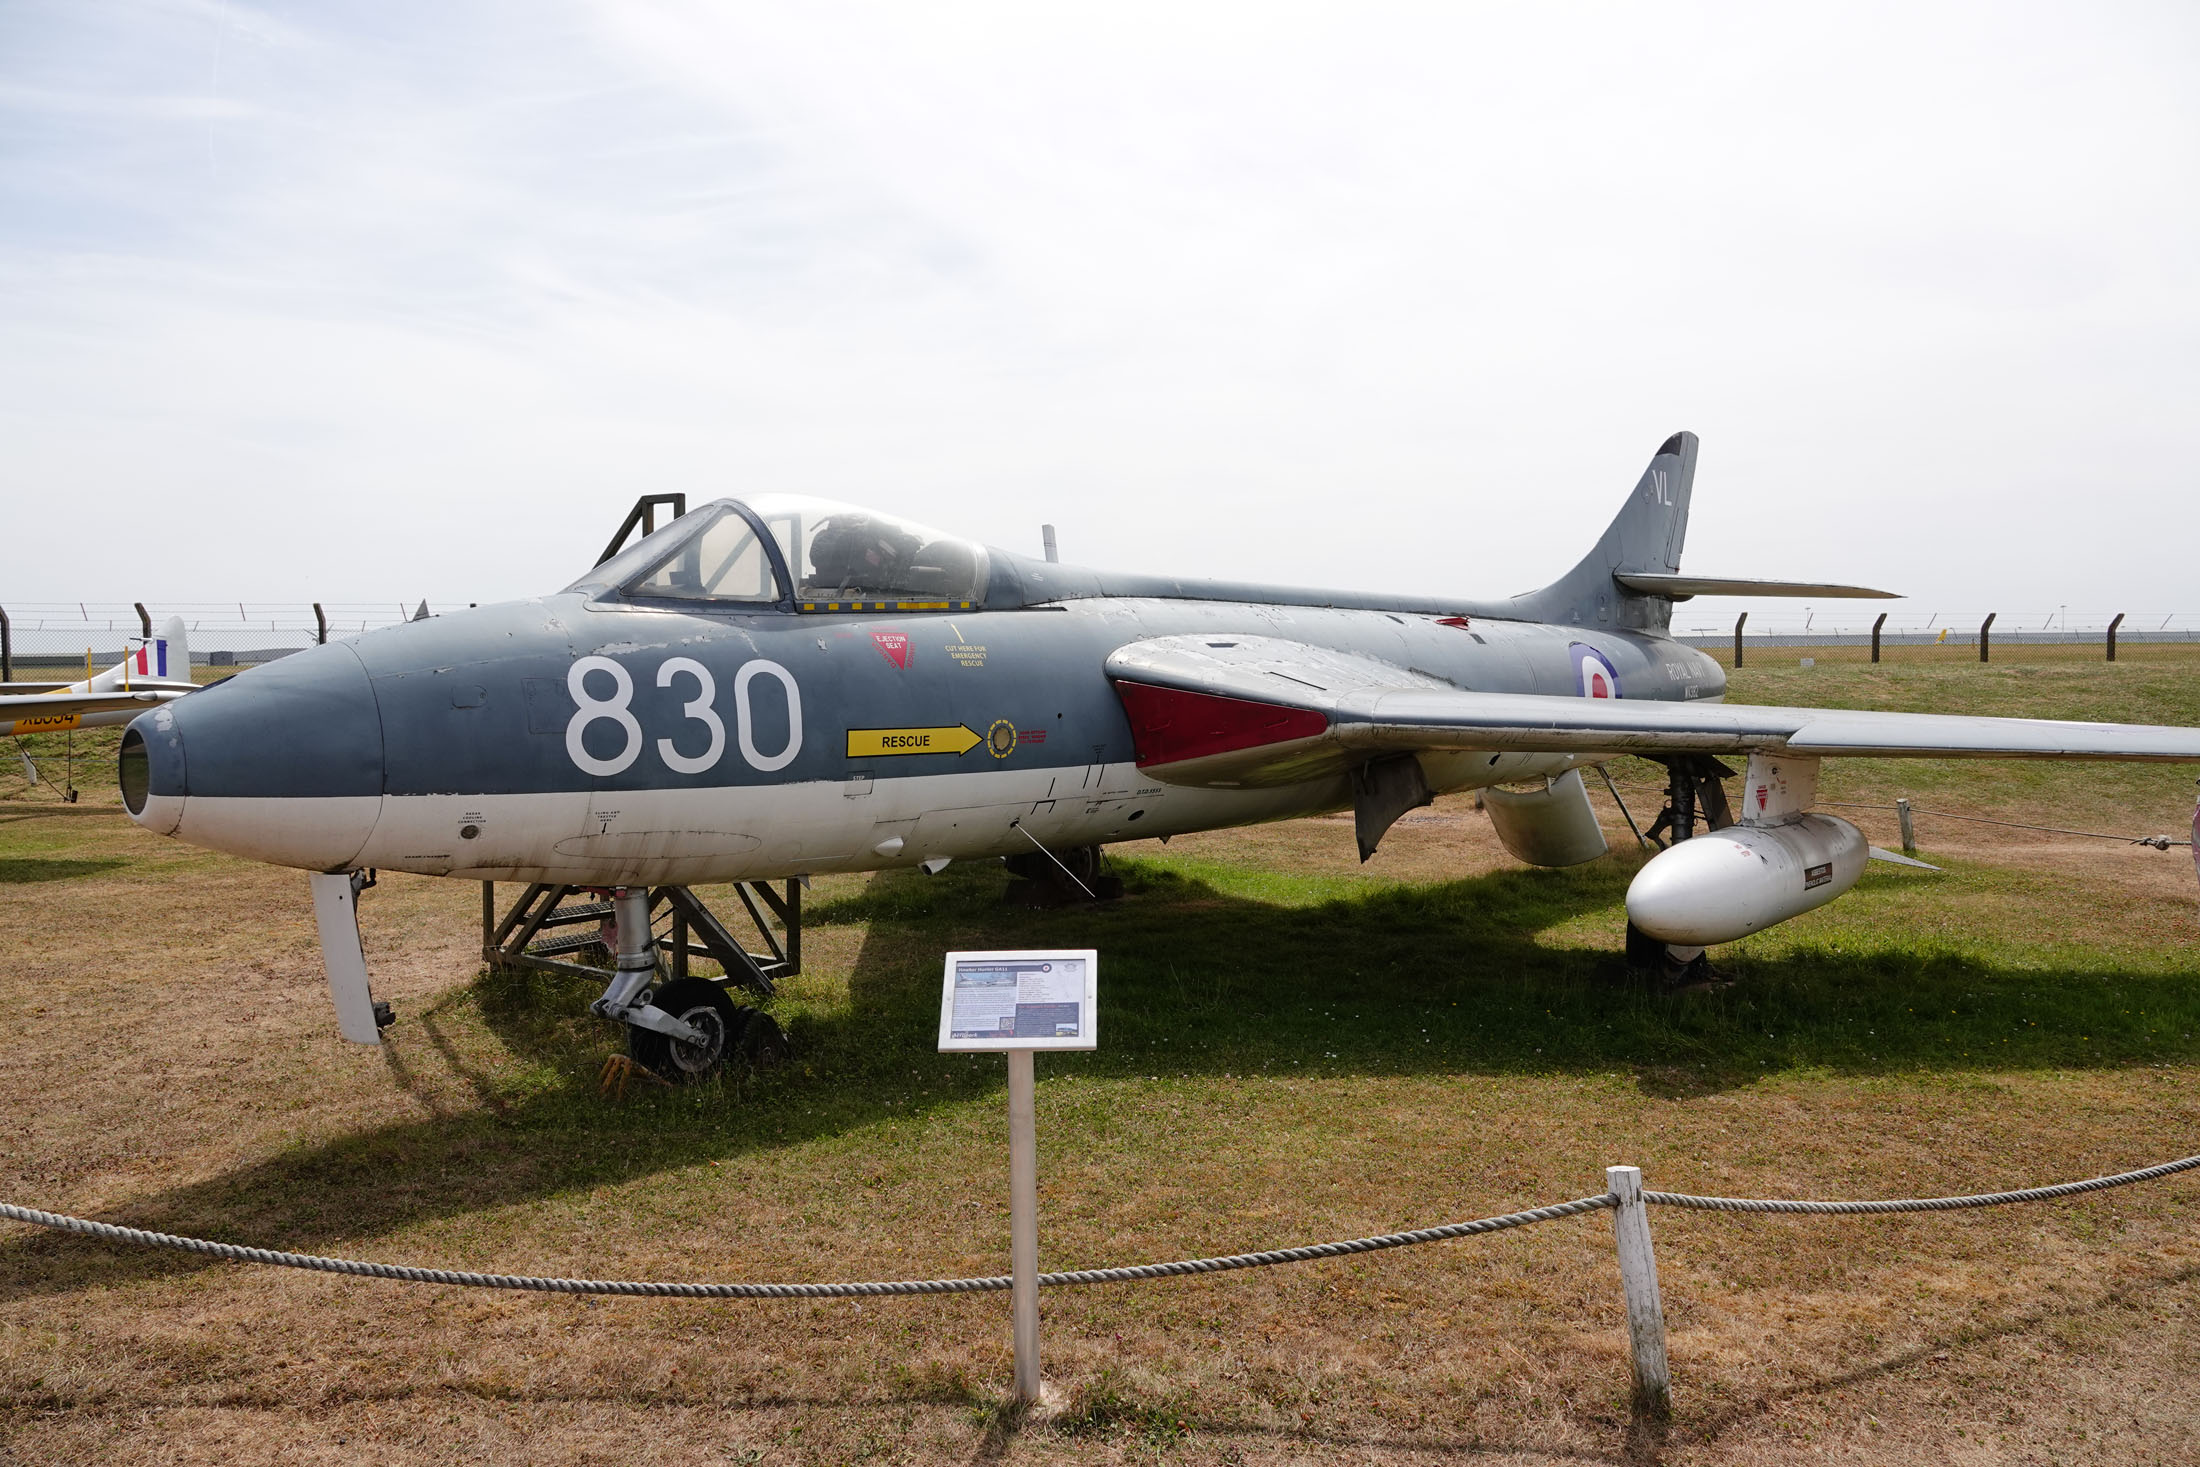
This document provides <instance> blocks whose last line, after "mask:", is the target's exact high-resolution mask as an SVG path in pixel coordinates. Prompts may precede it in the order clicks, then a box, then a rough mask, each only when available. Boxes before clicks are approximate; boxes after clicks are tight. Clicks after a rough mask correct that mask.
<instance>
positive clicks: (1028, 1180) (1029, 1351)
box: [1008, 1049, 1039, 1406]
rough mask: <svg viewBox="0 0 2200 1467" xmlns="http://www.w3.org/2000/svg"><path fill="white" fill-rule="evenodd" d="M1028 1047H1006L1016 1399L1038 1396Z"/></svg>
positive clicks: (1033, 1086) (1032, 1095) (1033, 1126)
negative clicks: (1007, 1048)
mask: <svg viewBox="0 0 2200 1467" xmlns="http://www.w3.org/2000/svg"><path fill="white" fill-rule="evenodd" d="M1036 1068H1037V1067H1036V1066H1035V1065H1034V1064H1033V1063H1032V1059H1031V1051H1030V1050H1028V1049H1012V1050H1010V1051H1009V1052H1008V1271H1009V1276H1010V1278H1011V1279H1012V1280H1013V1282H1012V1284H1011V1286H1010V1293H1009V1298H1010V1300H1011V1303H1012V1306H1013V1314H1014V1316H1015V1320H1016V1326H1015V1337H1016V1388H1015V1395H1016V1401H1017V1403H1018V1404H1019V1405H1025V1406H1028V1405H1031V1404H1032V1403H1033V1402H1035V1401H1037V1400H1038V1399H1039V1127H1038V1122H1037V1120H1036V1118H1035V1111H1036V1108H1037V1102H1036V1091H1037V1089H1038V1084H1037V1080H1036V1077H1035V1076H1034V1074H1033V1071H1034V1070H1035V1069H1036Z"/></svg>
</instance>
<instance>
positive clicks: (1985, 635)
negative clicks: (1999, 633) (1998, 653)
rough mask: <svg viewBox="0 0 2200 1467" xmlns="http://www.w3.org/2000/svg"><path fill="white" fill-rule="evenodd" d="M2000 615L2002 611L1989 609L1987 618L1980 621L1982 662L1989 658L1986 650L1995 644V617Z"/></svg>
mask: <svg viewBox="0 0 2200 1467" xmlns="http://www.w3.org/2000/svg"><path fill="white" fill-rule="evenodd" d="M1999 615H2001V613H2000V612H1998V611H1989V612H1987V613H1986V620H1984V621H1982V622H1980V623H1979V628H1978V660H1979V661H1981V662H1985V661H1987V660H1988V658H1987V656H1986V652H1987V649H1988V648H1989V647H1990V646H1992V645H1993V635H1994V618H1995V617H1997V616H1999Z"/></svg>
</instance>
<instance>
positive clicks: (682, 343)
mask: <svg viewBox="0 0 2200 1467" xmlns="http://www.w3.org/2000/svg"><path fill="white" fill-rule="evenodd" d="M0 292H4V300H5V311H6V316H5V322H6V326H5V330H4V332H0V476H4V477H0V483H4V485H5V489H4V496H5V498H4V500H0V503H4V504H5V507H6V519H5V524H6V527H7V532H6V533H7V543H8V545H9V547H10V552H11V553H10V554H8V556H7V557H6V561H5V568H4V570H0V604H6V603H9V602H34V601H62V600H68V601H74V600H79V599H90V600H117V599H121V600H129V599H140V598H142V599H146V600H149V601H152V602H155V603H159V602H161V601H164V600H167V601H213V600H231V601H235V600H244V601H263V600H302V599H312V598H319V599H323V600H328V601H390V602H394V601H398V600H406V601H410V600H414V599H417V598H419V597H422V596H426V597H428V598H429V599H430V600H431V601H433V602H435V603H437V604H448V603H449V602H451V601H454V600H456V601H466V600H482V601H487V600H492V599H498V598H502V597H507V596H515V595H525V594H531V593H534V592H538V591H542V590H546V589H549V588H553V587H555V586H557V585H560V584H562V583H563V582H565V581H566V580H568V579H571V578H572V577H573V576H574V575H576V574H577V573H578V572H579V571H580V570H581V569H583V568H584V567H585V566H586V565H587V564H588V563H589V562H590V561H591V560H592V559H593V557H594V554H595V552H596V551H597V550H598V549H599V548H600V547H601V545H602V543H603V541H604V540H605V538H606V537H607V536H608V534H609V533H610V531H611V529H612V528H613V527H614V526H615V524H616V522H617V520H618V519H619V517H620V516H621V514H622V513H623V512H624V511H625V509H626V507H627V505H628V504H629V503H630V502H631V501H632V499H633V497H634V496H635V495H636V494H639V493H643V492H650V491H661V490H672V489H678V490H684V491H686V492H687V493H688V494H689V495H690V496H691V497H705V498H707V497H713V496H716V495H719V494H740V493H742V492H745V491H746V492H755V491H760V490H763V489H767V488H769V489H790V490H807V491H812V492H818V493H826V494H833V495H838V496H842V497H848V498H854V499H858V500H862V501H867V502H870V503H873V504H876V505H878V506H879V507H882V508H892V509H895V510H897V511H900V512H902V513H904V514H907V515H910V516H912V517H915V518H918V519H922V520H928V521H930V522H932V523H934V524H937V525H939V526H941V527H942V528H946V529H950V530H957V531H961V532H963V533H967V534H971V535H975V536H977V537H979V538H982V539H985V540H988V541H991V542H993V543H996V544H1003V545H1007V546H1010V547H1012V548H1017V549H1023V550H1027V551H1031V552H1034V553H1035V552H1036V551H1037V548H1038V525H1039V523H1040V522H1041V521H1043V520H1051V521H1053V522H1054V523H1055V524H1057V525H1058V526H1059V527H1060V532H1061V537H1062V542H1063V547H1064V556H1065V558H1066V559H1071V560H1077V561H1083V562H1088V563H1094V564H1112V565H1120V566H1124V567H1130V568H1144V569H1154V570H1168V571H1174V572H1180V573H1192V574H1215V575H1229V576H1258V577H1265V578H1271V579H1276V580H1285V581H1295V582H1302V583H1312V584H1330V585H1348V586H1361V587H1394V588H1398V589H1428V590H1455V591H1459V592H1461V593H1465V594H1478V595H1496V594H1505V593H1509V592H1513V591H1518V590H1524V589H1527V588H1528V587H1530V586H1533V585H1537V584H1540V583H1542V582H1544V581H1546V580H1549V579H1551V578H1552V577H1554V576H1556V575H1557V574H1558V573H1559V572H1560V571H1561V570H1563V569H1564V568H1565V567H1566V566H1567V565H1568V564H1570V563H1571V562H1572V561H1573V560H1575V559H1576V558H1578V556H1579V555H1580V554H1581V552H1582V551H1583V550H1584V549H1585V548H1586V547H1587V545H1588V544H1589V543H1590V542H1591V541H1592V540H1593V539H1594V538H1595V536H1596V534H1597V533H1598V531H1599V530H1600V529H1601V527H1602V525H1603V524H1604V522H1605V521H1606V520H1607V519H1608V518H1609V517H1610V515H1611V513H1612V512H1613V510H1614V509H1615V508H1616V507H1617V505H1618V502H1619V500H1620V499H1621V497H1622V496H1623V495H1624V494H1625V492H1626V491H1627V489H1628V488H1629V487H1630V486H1631V485H1632V483H1633V482H1634V480H1635V478H1636V476H1637V475H1638V474H1639V473H1640V471H1641V468H1642V465H1643V462H1644V461H1645V459H1646V458H1647V457H1648V455H1649V454H1650V453H1651V451H1652V450H1653V449H1654V448H1655V447H1656V445H1657V443H1658V442H1659V440H1660V439H1662V438H1663V437H1665V435H1667V434H1668V433H1670V432H1672V431H1674V430H1675V429H1677V428H1691V429H1694V430H1695V431H1696V432H1698V433H1700V434H1702V435H1703V439H1704V447H1703V457H1702V462H1701V467H1700V471H1699V473H1698V477H1697V485H1696V499H1695V520H1694V525H1693V527H1692V530H1691V534H1690V537H1689V549H1688V555H1687V558H1686V567H1687V568H1688V569H1691V570H1695V571H1699V572H1704V573H1725V574H1739V575H1775V576H1777V575H1787V574H1792V575H1808V576H1821V577H1838V578H1847V579H1855V580H1860V581H1865V582H1871V583H1877V584H1882V585H1886V586H1889V587H1892V588H1894V589H1898V590H1902V591H1906V592H1909V593H1910V594H1912V595H1913V596H1915V597H1916V598H1918V600H1917V602H1915V603H1913V606H1915V607H1918V608H1922V607H1924V606H1926V605H1934V604H1946V605H1949V606H1959V607H1969V606H1978V607H1991V606H1997V605H1999V606H2004V607H2010V608H2016V607H2051V606H2054V605H2057V604H2068V605H2070V606H2071V607H2072V608H2074V609H2075V608H2081V607H2082V608H2094V607H2102V608H2130V609H2134V610H2136V609H2139V608H2144V607H2153V608H2159V609H2161V610H2164V611H2167V610H2172V609H2180V610H2182V609H2191V610H2200V584H2196V580H2195V577H2194V575H2193V574H2192V572H2191V570H2190V569H2189V568H2190V567H2191V566H2192V564H2193V563H2194V560H2195V556H2196V553H2200V494H2196V493H2195V489H2196V487H2200V486H2196V473H2195V467H2194V466H2195V464H2196V463H2200V409H2196V407H2195V404H2196V403H2200V8H2196V7H2194V6H2193V5H2192V4H2191V3H2190V0H2171V3H2164V4H2089V5H2083V6H2080V5H2071V4H2060V5H2053V6H2048V5H2033V4H2022V3H2010V0H1995V3H1986V4H1977V5H1937V4H1919V3H1914V0H1910V3H1902V4H1896V5H1886V6H1873V5H1861V6H1860V5H1854V4H1851V5H1843V6H1818V7H1807V8H1806V7H1800V6H1767V5H1762V4H1752V5H1732V6H1674V5H1620V4H1610V5H1571V6H1570V5H1560V4H1545V3H1519V4H1505V5H1497V4H1492V5H1466V4H1443V5H1432V6H1427V7H1413V6H1382V5H1370V4H1354V5H1342V4H1339V5H1329V6H1292V5H1285V4H1277V3H1261V4H1257V5H1256V4H1247V5H1241V6H1225V5H1208V6H1198V5H1186V4H1183V3H1172V4H1167V5H1157V6H1152V7H1139V6H1135V5H1130V4H1125V3H1122V0H1109V3H1107V4H1104V5H1093V6H1089V7H1084V8H1072V7H1063V6H1049V5H1032V4H1022V3H1019V4H1003V5H998V6H967V7H955V6H946V5H931V4H926V5H908V4H898V5H881V6H877V7H864V6H847V5H837V4H829V3H817V0H808V3H803V4H799V5H786V6H765V5H755V4H727V3H721V0H692V3H689V0H604V3H600V4H587V3H564V4H560V3H549V0H527V3H517V0H513V3H479V4H464V3H452V0H438V3H435V4H420V5H407V4H391V3H372V4H358V5H343V4H307V3H233V0H224V3H214V0H135V3H119V0H105V3H103V0H54V3H34V0H0ZM1732 609H1733V608H1731V607H1727V608H1724V609H1722V610H1721V611H1720V612H1719V615H1721V616H1722V617H1725V618H1729V619H1730V618H1731V615H1732Z"/></svg>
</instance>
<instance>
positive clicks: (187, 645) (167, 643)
mask: <svg viewBox="0 0 2200 1467" xmlns="http://www.w3.org/2000/svg"><path fill="white" fill-rule="evenodd" d="M147 663H148V665H149V666H155V665H157V666H158V667H159V668H160V673H159V675H160V676H161V677H164V678H166V679H168V681H170V682H176V683H187V682H189V681H191V640H190V638H188V637H186V636H185V635H184V634H183V618H182V617H180V616H171V617H169V618H168V620H166V621H164V622H162V623H161V624H160V635H159V636H158V637H155V638H154V639H153V645H152V648H151V650H150V652H149V654H148V657H147Z"/></svg>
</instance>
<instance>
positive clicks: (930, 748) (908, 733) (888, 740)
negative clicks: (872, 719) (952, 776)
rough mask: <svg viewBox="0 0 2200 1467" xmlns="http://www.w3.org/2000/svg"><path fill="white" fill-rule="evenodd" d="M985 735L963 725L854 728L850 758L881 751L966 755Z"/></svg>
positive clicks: (862, 757)
mask: <svg viewBox="0 0 2200 1467" xmlns="http://www.w3.org/2000/svg"><path fill="white" fill-rule="evenodd" d="M984 742H985V735H984V734H981V733H976V732H973V731H972V730H970V729H968V728H965V727H964V726H963V725H961V724H959V723H958V724H955V725H954V726H953V727H951V728H851V729H849V730H848V757H849V758H851V759H875V758H877V757H879V756H880V755H882V754H967V753H969V752H970V751H971V750H972V749H974V748H976V747H977V746H978V745H980V744H982V743H984Z"/></svg>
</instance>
